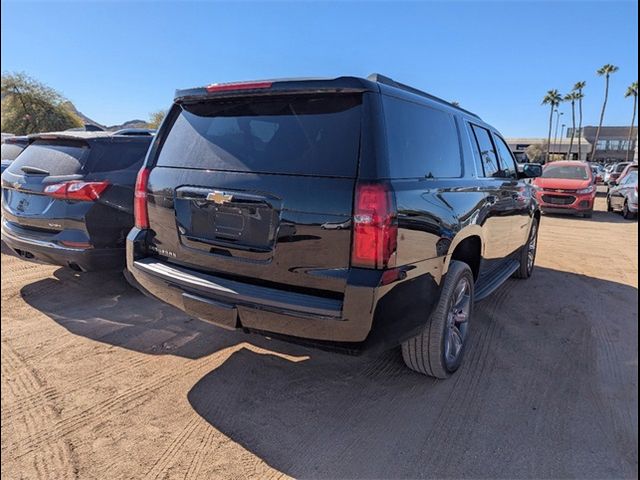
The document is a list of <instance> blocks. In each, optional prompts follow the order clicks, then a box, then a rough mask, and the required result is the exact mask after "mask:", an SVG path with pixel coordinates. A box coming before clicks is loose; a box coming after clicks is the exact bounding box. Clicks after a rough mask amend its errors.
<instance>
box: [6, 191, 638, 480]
mask: <svg viewBox="0 0 640 480" xmlns="http://www.w3.org/2000/svg"><path fill="white" fill-rule="evenodd" d="M637 249H638V226H637V223H636V222H629V221H625V220H623V219H622V218H621V217H620V216H618V215H615V214H607V213H606V212H604V198H603V197H602V196H600V197H599V198H598V211H597V212H596V213H595V215H594V217H593V218H592V219H580V218H565V217H557V216H545V217H543V220H542V225H541V231H540V251H539V256H538V262H537V265H538V268H537V270H536V272H535V273H534V276H533V278H532V279H531V281H529V282H522V281H518V280H509V281H508V282H507V283H506V285H504V286H503V287H502V288H501V289H500V290H499V291H498V292H496V294H494V295H493V296H491V297H489V299H487V300H486V301H484V302H482V303H480V304H478V305H477V307H476V315H475V317H474V324H473V325H472V328H473V334H472V336H473V338H472V343H471V348H470V350H469V351H468V352H467V353H468V357H467V358H466V361H465V363H464V365H463V367H462V368H461V370H460V371H458V373H457V374H456V375H455V376H454V377H452V378H451V379H449V380H446V381H437V380H434V379H431V378H427V377H423V376H420V375H418V374H415V373H412V372H411V371H409V370H408V369H407V368H406V367H405V366H404V364H403V363H402V359H401V356H400V353H399V352H398V351H392V352H388V353H386V354H384V355H381V356H378V357H373V358H369V357H347V356H342V355H337V354H331V353H326V352H321V351H316V350H311V349H306V348H303V347H300V346H294V345H290V344H287V343H282V342H279V341H276V340H269V339H263V338H260V337H257V336H247V335H244V334H242V333H233V332H227V331H224V330H220V329H218V328H216V327H214V326H211V325H209V324H206V323H203V322H200V321H198V320H194V319H190V318H188V317H186V316H184V315H183V314H182V313H180V312H178V311H176V310H173V309H171V308H170V307H167V306H165V305H163V304H161V303H159V302H155V301H153V300H151V299H148V298H146V297H144V296H142V295H141V294H139V293H138V292H137V291H136V290H134V289H133V288H131V287H129V286H128V285H127V284H126V282H125V281H124V279H123V277H122V276H121V275H119V274H110V275H105V274H82V275H79V274H77V273H74V272H71V271H69V270H65V269H60V268H56V267H49V266H40V265H34V264H30V263H26V262H23V261H21V260H19V259H17V258H13V257H10V256H8V255H6V254H5V253H3V254H2V458H3V462H2V478H7V479H8V478H215V477H225V478H245V477H252V478H271V477H282V476H291V477H300V478H374V477H375V478H388V477H402V478H416V477H473V478H480V477H482V478H496V477H501V478H524V477H526V478H552V477H553V478H560V477H563V478H566V477H581V478H587V477H589V478H621V477H627V478H631V477H637V474H638V465H637V456H636V453H637V448H638V445H637V428H638V397H637V389H638V385H637V379H638V357H637V352H638V343H637V342H638V311H637V294H638V290H637V288H638V283H637V280H638V270H637V265H638V257H637ZM3 252H4V251H3Z"/></svg>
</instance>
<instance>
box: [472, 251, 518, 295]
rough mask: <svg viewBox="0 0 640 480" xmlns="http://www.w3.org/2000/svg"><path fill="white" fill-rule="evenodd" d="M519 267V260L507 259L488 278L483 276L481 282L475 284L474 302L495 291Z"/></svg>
mask: <svg viewBox="0 0 640 480" xmlns="http://www.w3.org/2000/svg"><path fill="white" fill-rule="evenodd" d="M518 268H520V262H518V261H517V260H509V261H507V262H505V263H504V265H501V266H500V267H499V268H498V269H496V271H494V272H493V273H492V275H491V277H490V278H483V279H482V280H484V281H483V282H481V283H480V284H476V295H475V297H476V302H479V301H481V300H484V299H485V298H487V297H488V296H489V295H491V294H492V293H493V292H495V291H496V290H497V289H498V288H499V287H500V285H502V284H503V283H504V282H506V281H507V280H508V279H509V277H511V275H513V274H514V272H515V271H516V270H518Z"/></svg>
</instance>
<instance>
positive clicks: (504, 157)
mask: <svg viewBox="0 0 640 480" xmlns="http://www.w3.org/2000/svg"><path fill="white" fill-rule="evenodd" d="M493 138H494V139H495V143H496V147H497V148H498V154H500V169H501V176H502V177H508V178H516V177H517V176H518V171H517V170H516V164H515V162H514V160H513V155H512V154H511V149H510V148H509V146H508V145H507V144H506V143H505V142H504V140H502V138H500V137H499V136H497V135H494V136H493Z"/></svg>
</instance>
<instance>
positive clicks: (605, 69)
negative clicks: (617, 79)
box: [590, 63, 620, 161]
mask: <svg viewBox="0 0 640 480" xmlns="http://www.w3.org/2000/svg"><path fill="white" fill-rule="evenodd" d="M618 70H620V69H619V68H618V67H616V66H615V65H611V64H610V63H607V64H606V65H603V66H602V67H601V68H599V69H598V71H597V72H596V73H597V74H598V75H600V76H601V77H602V76H604V77H605V87H604V101H603V102H602V111H601V112H600V123H599V124H598V130H596V138H595V140H594V142H593V145H592V146H591V158H590V160H591V161H593V160H594V157H595V155H596V148H597V147H598V140H600V130H601V129H602V123H603V122H604V112H605V110H606V108H607V100H608V99H609V77H610V76H611V75H612V74H613V73H616V72H617V71H618Z"/></svg>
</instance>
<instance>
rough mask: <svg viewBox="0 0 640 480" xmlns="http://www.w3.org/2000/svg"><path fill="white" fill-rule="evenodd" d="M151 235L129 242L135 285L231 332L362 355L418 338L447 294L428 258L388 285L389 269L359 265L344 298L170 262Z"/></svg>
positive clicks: (136, 232)
mask: <svg viewBox="0 0 640 480" xmlns="http://www.w3.org/2000/svg"><path fill="white" fill-rule="evenodd" d="M144 236H145V233H144V232H143V231H140V230H137V229H135V228H134V229H133V230H132V231H131V233H130V234H129V238H128V240H127V270H128V271H127V274H126V277H127V279H128V280H129V281H130V283H132V284H133V285H134V286H136V287H137V288H139V289H140V290H142V291H144V292H145V293H147V294H150V295H152V296H154V297H156V298H158V299H160V300H162V301H163V302H166V303H169V304H171V305H173V306H175V307H177V308H178V309H180V310H183V311H184V312H185V313H187V314H188V315H191V316H193V317H196V318H199V319H201V320H204V321H207V322H210V323H213V324H215V325H218V326H220V327H223V328H226V329H244V330H249V331H254V332H258V333H262V334H266V335H275V336H278V337H281V338H282V337H283V338H284V339H285V340H287V339H288V340H293V341H303V343H310V344H312V345H315V346H321V347H323V346H326V347H328V348H338V349H345V350H349V351H351V352H352V353H358V352H360V351H362V350H379V349H383V348H387V347H391V346H395V345H397V344H398V343H399V342H401V341H403V340H405V339H407V338H410V337H412V336H414V335H416V334H417V333H418V332H419V330H420V329H421V328H422V326H423V325H424V324H425V322H426V321H427V319H428V315H429V313H430V312H431V310H432V308H433V306H434V305H435V303H436V302H437V300H438V298H439V281H440V278H438V279H437V281H436V279H435V278H434V276H433V275H431V274H428V273H425V270H424V269H429V268H433V267H434V266H435V265H437V264H438V263H439V264H440V270H438V268H434V270H435V271H442V270H441V264H442V262H443V259H434V260H431V261H427V262H421V265H419V266H411V268H408V269H407V271H406V272H405V271H398V275H397V278H396V279H395V280H394V281H391V282H390V283H387V284H384V285H383V283H384V281H383V278H382V272H380V271H375V270H364V269H353V271H352V272H351V273H350V276H349V281H348V284H347V287H346V289H345V293H344V297H343V298H341V299H336V298H326V297H318V296H316V295H310V294H307V293H299V292H292V291H288V290H286V289H279V288H272V287H265V286H262V285H256V284H249V283H244V282H241V281H237V280H235V279H234V280H230V279H228V278H223V277H219V276H214V275H211V274H205V273H201V272H197V271H195V270H192V269H189V268H185V267H182V266H179V265H176V264H174V263H168V262H165V261H163V260H160V259H156V258H153V257H147V256H146V255H145V253H144V252H143V248H144V240H143V238H144Z"/></svg>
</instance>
